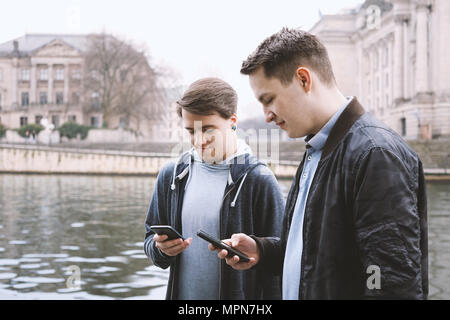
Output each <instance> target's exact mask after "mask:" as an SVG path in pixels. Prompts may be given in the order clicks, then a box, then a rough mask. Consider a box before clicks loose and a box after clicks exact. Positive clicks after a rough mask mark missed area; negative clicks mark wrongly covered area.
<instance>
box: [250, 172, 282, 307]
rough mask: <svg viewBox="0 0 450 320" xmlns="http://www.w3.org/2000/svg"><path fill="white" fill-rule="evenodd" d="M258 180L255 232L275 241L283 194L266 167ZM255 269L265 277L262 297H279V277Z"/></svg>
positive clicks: (280, 229) (280, 227)
mask: <svg viewBox="0 0 450 320" xmlns="http://www.w3.org/2000/svg"><path fill="white" fill-rule="evenodd" d="M258 180H259V181H258V186H259V188H260V190H259V192H258V194H257V197H256V199H255V207H256V210H255V212H257V213H259V214H258V217H257V218H256V219H255V221H256V225H255V231H256V232H255V233H256V234H257V235H260V236H265V237H268V239H272V240H273V241H277V240H279V239H280V237H281V232H282V226H283V216H284V206H285V203H284V199H283V194H282V193H281V190H280V187H279V184H278V182H277V180H276V178H275V176H274V175H273V173H272V171H270V169H268V168H267V167H265V166H264V167H263V168H261V172H260V175H259V177H258ZM256 270H257V272H258V273H260V277H261V278H262V279H265V280H264V283H263V299H266V300H274V299H281V279H280V277H279V276H278V275H274V274H273V275H272V276H271V277H268V276H267V273H266V272H264V269H263V268H257V269H256Z"/></svg>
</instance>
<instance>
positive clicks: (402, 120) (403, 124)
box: [400, 118, 406, 137]
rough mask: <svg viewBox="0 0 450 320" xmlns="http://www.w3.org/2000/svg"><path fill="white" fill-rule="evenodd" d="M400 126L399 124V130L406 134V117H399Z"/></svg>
mask: <svg viewBox="0 0 450 320" xmlns="http://www.w3.org/2000/svg"><path fill="white" fill-rule="evenodd" d="M400 126H401V131H402V136H403V137H404V136H406V118H401V119H400Z"/></svg>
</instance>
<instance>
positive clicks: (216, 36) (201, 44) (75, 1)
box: [0, 0, 363, 120]
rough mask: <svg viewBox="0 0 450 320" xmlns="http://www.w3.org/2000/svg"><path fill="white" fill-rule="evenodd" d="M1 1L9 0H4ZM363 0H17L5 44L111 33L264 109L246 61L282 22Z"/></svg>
mask: <svg viewBox="0 0 450 320" xmlns="http://www.w3.org/2000/svg"><path fill="white" fill-rule="evenodd" d="M3 2H6V1H5V0H3ZM362 2H363V1H362V0H339V1H336V0H313V1H311V0H297V1H293V0H276V1H274V0H272V1H267V0H221V1H218V0H209V1H208V0H159V1H148V0H145V1H144V0H126V1H124V0H86V1H85V0H69V1H61V0H38V1H36V0H14V1H8V4H6V3H3V6H2V9H1V11H0V43H3V42H6V41H9V40H11V39H14V38H17V37H20V36H22V35H24V34H25V33H74V34H84V33H90V32H101V31H103V30H105V31H106V32H110V33H113V34H115V35H118V36H121V37H122V38H125V39H128V40H131V41H133V42H134V43H136V44H138V45H143V46H146V47H147V48H148V50H149V52H150V54H151V56H152V63H153V64H159V65H164V66H169V67H171V68H172V69H174V70H175V72H176V74H177V75H178V77H179V81H180V83H182V84H184V85H188V84H189V83H191V82H193V81H195V80H196V79H198V78H201V77H205V76H218V77H221V78H222V79H224V80H225V81H227V82H229V83H230V84H231V85H232V86H233V87H234V88H235V89H236V91H237V93H238V95H239V106H238V116H239V117H240V119H241V120H242V119H244V118H247V117H251V116H256V115H261V116H262V109H261V108H260V106H259V104H258V102H257V101H256V99H255V98H254V96H253V93H252V91H251V89H250V87H249V84H248V77H246V76H243V75H240V73H239V69H240V66H241V63H242V61H243V60H244V59H245V58H246V57H247V56H248V55H249V54H250V53H251V52H252V51H253V50H254V49H255V48H256V47H257V45H258V44H259V43H260V42H261V41H262V40H264V39H265V38H266V37H268V36H269V35H271V34H273V33H275V32H277V31H279V30H280V29H281V28H282V27H283V26H287V27H292V28H298V27H300V28H302V29H304V30H309V29H310V28H311V27H312V26H313V25H314V23H316V22H317V21H318V20H319V10H320V11H321V12H322V13H323V14H333V13H337V12H338V11H340V10H341V9H348V8H353V7H355V6H357V5H358V4H361V3H362Z"/></svg>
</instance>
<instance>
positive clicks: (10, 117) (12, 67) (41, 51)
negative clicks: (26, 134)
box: [0, 34, 178, 141]
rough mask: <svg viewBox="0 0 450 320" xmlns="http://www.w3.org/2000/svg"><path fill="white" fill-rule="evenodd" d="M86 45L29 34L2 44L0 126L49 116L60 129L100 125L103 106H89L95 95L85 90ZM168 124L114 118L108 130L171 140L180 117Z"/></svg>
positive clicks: (83, 39)
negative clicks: (68, 125)
mask: <svg viewBox="0 0 450 320" xmlns="http://www.w3.org/2000/svg"><path fill="white" fill-rule="evenodd" d="M87 46H88V36H87V35H55V34H49V35H46V34H31V35H28V34H27V35H25V36H23V37H20V38H17V39H14V40H11V41H8V42H6V43H3V44H0V123H2V124H3V125H4V126H6V127H7V128H10V129H14V128H19V127H21V126H23V125H27V124H31V123H36V124H39V123H40V121H41V119H43V118H46V119H47V120H48V122H49V123H53V124H54V126H55V127H59V126H60V125H62V124H63V123H66V122H76V123H78V124H83V125H88V126H92V127H101V126H102V124H103V122H104V121H103V118H102V117H103V113H102V111H101V110H100V108H98V107H97V108H96V107H95V105H94V104H93V105H92V106H91V107H89V108H86V107H84V106H86V104H85V102H86V100H87V99H90V100H92V101H94V102H95V101H96V97H94V96H93V95H94V94H95V93H93V94H91V93H89V95H92V96H89V97H87V93H85V92H83V91H84V90H83V72H84V62H85V59H84V56H83V52H85V50H86V48H87ZM97 99H98V97H97ZM168 103H170V101H168ZM149 110H150V109H149ZM136 121H138V122H139V123H136ZM165 121H166V122H165V125H164V126H161V124H160V123H159V122H160V121H159V122H158V121H156V120H147V119H142V120H140V119H138V120H131V121H129V120H127V119H125V118H124V117H123V116H121V115H120V114H115V115H112V116H111V117H110V119H109V121H108V127H109V128H118V127H128V128H130V129H133V130H134V131H139V133H141V134H142V135H143V136H144V137H146V138H148V139H149V140H152V139H158V140H161V139H163V140H164V141H167V140H169V141H170V139H172V138H173V139H175V135H174V134H172V133H170V132H166V131H167V130H169V129H168V128H172V127H174V126H175V125H176V124H172V122H176V121H178V119H176V118H174V117H170V119H165ZM167 121H169V122H170V123H169V124H168V122H167Z"/></svg>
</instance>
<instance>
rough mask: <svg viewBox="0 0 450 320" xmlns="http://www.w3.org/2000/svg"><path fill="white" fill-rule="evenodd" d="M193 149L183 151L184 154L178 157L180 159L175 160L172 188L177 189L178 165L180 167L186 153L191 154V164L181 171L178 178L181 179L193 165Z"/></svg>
mask: <svg viewBox="0 0 450 320" xmlns="http://www.w3.org/2000/svg"><path fill="white" fill-rule="evenodd" d="M192 150H193V149H191V150H189V151H187V152H185V153H183V154H182V155H181V156H180V157H179V158H178V160H177V161H176V162H175V166H174V167H173V176H172V184H171V185H170V189H171V190H175V178H177V177H176V176H175V175H176V174H177V167H178V164H179V163H180V161H181V160H182V159H183V157H184V156H185V155H186V153H188V154H189V166H188V167H187V168H186V169H184V171H183V172H181V173H180V174H179V175H178V178H180V179H182V178H184V176H185V175H186V174H187V173H188V172H189V169H190V166H191V154H192Z"/></svg>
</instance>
